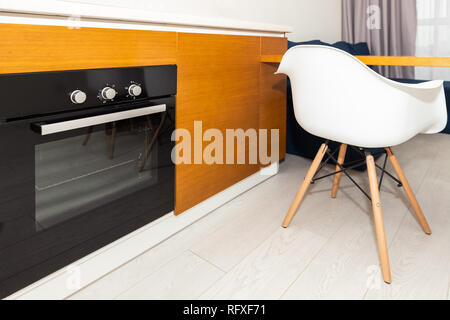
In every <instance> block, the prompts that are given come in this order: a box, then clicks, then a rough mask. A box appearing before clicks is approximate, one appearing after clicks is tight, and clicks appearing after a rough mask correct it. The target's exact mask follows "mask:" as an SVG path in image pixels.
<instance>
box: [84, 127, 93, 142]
mask: <svg viewBox="0 0 450 320" xmlns="http://www.w3.org/2000/svg"><path fill="white" fill-rule="evenodd" d="M92 130H94V126H90V127H89V128H88V131H87V133H86V136H85V137H84V141H83V146H85V145H87V143H88V141H89V138H90V137H91V134H92Z"/></svg>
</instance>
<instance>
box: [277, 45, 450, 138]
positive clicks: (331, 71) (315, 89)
mask: <svg viewBox="0 0 450 320" xmlns="http://www.w3.org/2000/svg"><path fill="white" fill-rule="evenodd" d="M277 73H284V74H286V75H288V76H289V78H290V80H291V86H292V97H293V102H294V112H295V116H296V119H297V121H298V122H299V124H300V125H301V126H302V127H303V128H304V129H305V130H306V131H308V132H310V133H312V134H314V135H317V136H320V137H323V138H326V139H330V140H334V141H339V142H344V143H348V144H353V145H357V146H361V147H384V146H393V145H396V144H399V143H402V142H404V141H406V140H408V139H410V138H412V137H413V136H415V135H416V134H418V133H421V132H422V133H435V132H439V131H441V130H442V129H443V128H444V127H445V125H446V122H447V109H446V106H445V96H444V90H443V86H442V81H429V82H425V83H421V84H403V83H399V82H395V81H392V80H389V79H387V78H385V77H383V76H381V75H380V74H378V73H376V72H375V71H373V70H372V69H370V68H369V67H367V66H366V65H364V64H363V63H362V62H361V61H359V60H358V59H357V58H355V57H354V56H352V55H350V54H348V53H346V52H344V51H342V50H339V49H336V48H332V47H328V46H317V45H301V46H296V47H293V48H291V49H289V50H288V51H287V52H286V53H285V55H284V56H283V59H282V61H281V63H280V66H279V69H278V71H277Z"/></svg>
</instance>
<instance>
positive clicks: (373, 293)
mask: <svg viewBox="0 0 450 320" xmlns="http://www.w3.org/2000/svg"><path fill="white" fill-rule="evenodd" d="M394 151H396V153H397V155H398V158H399V161H400V164H401V165H402V167H403V169H404V171H405V174H406V176H407V177H408V179H409V181H410V184H411V186H412V188H413V190H414V191H415V192H416V196H417V199H418V200H419V203H420V204H421V206H422V209H423V211H424V213H425V215H426V216H427V219H428V221H429V223H430V226H431V229H432V231H433V234H432V235H431V236H427V235H426V234H424V233H423V232H422V230H421V228H420V226H419V224H418V223H417V222H416V220H415V218H414V215H413V212H412V210H411V208H409V205H408V201H407V199H406V197H405V195H404V193H403V190H402V189H399V188H397V187H396V185H395V184H394V183H393V182H392V181H391V180H390V179H388V178H385V180H384V181H385V182H384V184H383V187H382V193H381V200H382V205H383V213H384V218H385V225H386V233H387V242H388V245H389V253H390V261H391V270H392V281H393V282H392V284H391V285H387V284H385V283H384V282H383V281H382V278H381V274H380V270H379V266H378V255H377V248H376V239H375V231H374V226H373V219H372V213H371V206H370V202H369V201H368V200H367V199H366V198H365V197H364V195H363V194H362V193H360V192H359V191H358V190H357V189H356V188H355V187H354V186H353V185H352V184H351V182H350V181H349V180H348V179H347V178H346V177H345V176H344V177H343V178H342V180H341V188H340V189H339V192H338V196H337V198H336V199H331V196H330V194H331V187H332V178H327V179H324V180H322V181H320V182H317V183H316V184H315V185H312V186H311V188H310V191H309V192H308V194H307V196H306V198H305V201H304V202H303V203H302V205H301V206H300V209H299V211H298V213H297V215H296V216H295V218H294V220H293V222H292V224H291V226H290V227H289V228H287V229H283V228H281V222H282V220H283V218H284V215H285V213H286V212H287V210H288V208H289V205H290V202H291V200H292V199H293V197H294V195H295V193H296V191H297V188H298V187H299V185H300V182H301V180H302V179H303V177H304V175H305V173H306V170H307V168H308V166H309V164H310V163H311V161H310V160H307V159H303V158H300V157H295V156H290V155H288V157H287V159H286V161H285V162H284V163H282V164H281V166H280V173H279V174H278V175H277V176H275V177H273V178H271V179H269V180H267V181H266V182H264V183H262V184H260V185H258V186H256V187H255V188H253V189H252V190H250V191H248V192H246V193H245V194H242V195H241V196H239V197H238V198H236V199H234V200H233V201H231V202H229V203H227V204H226V205H224V206H223V207H221V208H219V209H217V210H216V211H214V212H212V213H211V214H209V215H208V216H206V217H205V218H203V219H201V220H200V221H198V222H196V223H195V224H193V225H191V226H190V227H188V228H186V229H185V230H183V231H181V232H179V233H178V234H176V235H174V236H173V237H171V238H170V239H168V240H167V241H165V242H163V243H161V244H160V245H158V246H157V247H154V248H152V249H151V250H149V251H147V252H146V253H144V254H142V255H141V256H139V257H137V258H136V259H134V260H132V261H130V262H129V263H127V264H125V265H123V266H122V267H120V268H118V269H117V270H115V271H114V272H112V273H110V274H108V275H106V276H105V277H103V278H102V279H100V280H98V281H97V282H95V283H93V284H91V285H90V286H88V287H86V288H84V289H82V290H81V291H79V292H78V293H76V294H75V295H73V296H72V297H70V298H71V299H198V298H200V299H449V298H450V135H439V134H438V135H431V136H426V135H421V136H418V137H416V138H414V139H413V140H411V141H409V142H408V143H406V144H404V145H401V146H399V147H397V148H394ZM379 161H380V160H379ZM388 169H389V170H390V171H391V172H392V171H393V170H392V168H391V167H390V165H389V166H388ZM329 170H331V167H330V169H329ZM353 174H354V176H355V179H356V180H357V181H358V182H361V183H362V185H363V186H365V187H366V188H368V181H367V176H366V173H357V172H354V173H353Z"/></svg>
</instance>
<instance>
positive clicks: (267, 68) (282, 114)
mask: <svg viewBox="0 0 450 320" xmlns="http://www.w3.org/2000/svg"><path fill="white" fill-rule="evenodd" d="M286 50H287V39H286V38H268V37H262V38H261V55H280V54H283V53H284V52H286ZM277 69H278V64H271V63H261V73H260V81H259V83H260V104H259V127H260V128H261V129H279V159H283V158H284V157H285V155H286V76H285V75H275V74H274V73H275V72H276V71H277ZM269 136H270V135H269ZM267 148H268V150H270V140H269V142H268V146H267Z"/></svg>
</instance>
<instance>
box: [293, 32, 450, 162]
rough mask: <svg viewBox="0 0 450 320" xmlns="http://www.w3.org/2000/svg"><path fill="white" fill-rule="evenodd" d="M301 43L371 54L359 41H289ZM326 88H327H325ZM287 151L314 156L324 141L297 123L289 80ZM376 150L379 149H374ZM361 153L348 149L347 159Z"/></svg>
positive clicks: (449, 92)
mask: <svg viewBox="0 0 450 320" xmlns="http://www.w3.org/2000/svg"><path fill="white" fill-rule="evenodd" d="M300 44H316V45H327V46H332V47H335V48H338V49H341V50H344V51H346V52H348V53H350V54H352V55H360V56H368V55H370V50H369V47H368V46H367V43H357V44H350V43H347V42H344V41H339V42H336V43H334V44H329V43H325V42H322V41H320V40H312V41H307V42H291V41H289V42H288V47H289V48H291V47H293V46H296V45H300ZM393 80H396V81H399V82H405V83H418V82H422V81H420V80H409V79H393ZM444 88H445V96H446V99H447V110H448V111H449V114H450V82H445V83H444ZM324 89H325V88H324ZM286 122H287V123H286V152H287V153H290V154H295V155H298V156H302V157H306V158H311V159H312V158H314V156H315V155H316V153H317V150H318V149H319V147H320V145H321V144H322V142H323V139H322V138H319V137H317V136H314V135H312V134H309V133H308V132H306V131H305V130H303V129H302V128H301V127H300V125H299V124H298V123H297V120H296V119H295V115H294V109H293V104H292V93H291V84H290V82H289V81H288V83H287V116H286ZM442 132H444V133H448V134H450V124H449V123H447V127H446V128H445V129H444V130H443V131H442ZM329 146H330V149H331V150H334V149H335V148H337V147H339V145H338V144H337V143H335V142H330V144H329ZM373 151H374V152H376V151H379V150H373ZM360 159H362V158H361V154H360V153H358V152H356V151H354V150H352V149H348V151H347V155H346V157H345V161H346V162H348V161H355V160H360ZM356 169H357V170H365V166H361V167H359V168H356Z"/></svg>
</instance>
